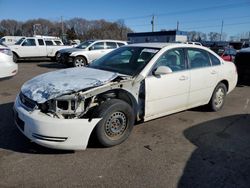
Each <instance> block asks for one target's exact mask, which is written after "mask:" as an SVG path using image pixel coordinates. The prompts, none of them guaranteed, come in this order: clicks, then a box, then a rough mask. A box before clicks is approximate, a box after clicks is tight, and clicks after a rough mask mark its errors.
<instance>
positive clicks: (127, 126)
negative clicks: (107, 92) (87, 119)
mask: <svg viewBox="0 0 250 188" xmlns="http://www.w3.org/2000/svg"><path fill="white" fill-rule="evenodd" d="M96 116H97V117H101V118H102V120H101V121H100V122H99V123H98V124H97V126H96V128H95V134H96V138H97V140H98V141H99V143H100V144H102V145H103V146H105V147H110V146H114V145H118V144H120V143H122V142H123V141H125V140H126V139H127V138H128V136H129V135H130V133H131V131H132V129H133V126H134V120H135V118H134V117H135V116H134V112H133V110H132V108H131V106H130V105H129V104H128V103H126V102H124V101H122V100H119V99H111V100H108V101H105V102H104V103H102V104H101V105H100V106H99V107H98V109H97V110H96Z"/></svg>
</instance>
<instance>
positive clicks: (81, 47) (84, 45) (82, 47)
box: [76, 40, 95, 49]
mask: <svg viewBox="0 0 250 188" xmlns="http://www.w3.org/2000/svg"><path fill="white" fill-rule="evenodd" d="M93 42H95V41H93V40H88V41H85V42H82V43H81V44H79V45H78V46H76V48H80V49H85V48H87V47H88V46H89V45H90V44H92V43H93Z"/></svg>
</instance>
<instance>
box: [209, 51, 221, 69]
mask: <svg viewBox="0 0 250 188" xmlns="http://www.w3.org/2000/svg"><path fill="white" fill-rule="evenodd" d="M209 56H210V59H211V62H212V65H213V66H215V65H220V60H219V59H218V58H217V57H215V56H214V55H213V54H210V53H209Z"/></svg>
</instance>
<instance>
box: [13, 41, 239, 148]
mask: <svg viewBox="0 0 250 188" xmlns="http://www.w3.org/2000/svg"><path fill="white" fill-rule="evenodd" d="M236 83H237V72H236V67H235V65H234V64H233V63H231V62H227V63H225V61H224V60H223V59H221V58H220V57H219V56H218V55H217V54H215V53H214V52H213V51H211V50H209V49H208V48H205V47H202V46H198V45H188V44H168V43H145V44H132V45H127V46H123V47H120V48H118V49H116V50H114V51H112V52H110V53H108V54H107V55H105V56H103V57H101V58H99V59H97V60H96V61H94V62H92V63H91V64H89V66H88V67H83V68H69V69H63V70H59V71H54V72H49V73H46V74H43V75H40V76H37V77H35V78H33V79H31V80H29V81H27V82H26V83H25V84H24V85H23V86H22V88H21V92H20V93H19V94H18V96H17V98H16V101H15V105H14V111H15V112H14V114H15V122H16V124H17V127H18V129H19V130H20V131H21V132H22V133H23V134H24V135H25V136H27V137H28V138H29V139H30V140H32V141H34V142H36V143H38V144H40V145H43V146H46V147H50V148H56V149H70V150H80V149H86V147H87V144H88V141H89V138H90V135H91V134H93V136H94V135H95V138H96V139H97V140H98V141H99V142H100V143H101V144H102V145H103V146H106V147H109V146H114V145H117V144H120V143H121V142H123V141H125V140H126V139H127V138H128V136H129V135H130V133H131V131H132V129H133V125H134V122H135V121H149V120H152V119H155V118H159V117H162V116H165V115H168V114H172V113H176V112H179V111H183V110H185V109H189V108H193V107H196V106H201V105H206V104H207V105H208V106H209V107H210V109H211V110H213V111H218V110H220V109H221V108H222V107H223V105H224V101H225V97H226V95H227V94H228V93H230V92H231V91H232V90H233V89H234V88H235V86H236Z"/></svg>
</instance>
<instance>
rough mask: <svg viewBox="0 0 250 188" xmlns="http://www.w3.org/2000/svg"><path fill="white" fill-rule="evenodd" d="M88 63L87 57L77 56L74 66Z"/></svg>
mask: <svg viewBox="0 0 250 188" xmlns="http://www.w3.org/2000/svg"><path fill="white" fill-rule="evenodd" d="M86 65H87V60H86V58H84V57H82V56H76V57H75V59H74V61H73V66H74V67H83V66H86Z"/></svg>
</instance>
